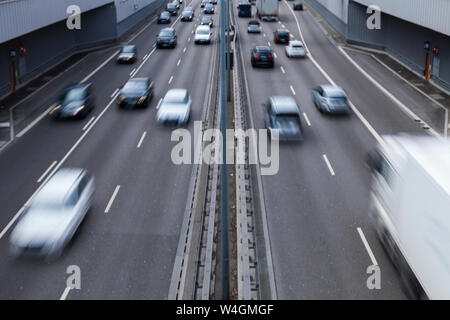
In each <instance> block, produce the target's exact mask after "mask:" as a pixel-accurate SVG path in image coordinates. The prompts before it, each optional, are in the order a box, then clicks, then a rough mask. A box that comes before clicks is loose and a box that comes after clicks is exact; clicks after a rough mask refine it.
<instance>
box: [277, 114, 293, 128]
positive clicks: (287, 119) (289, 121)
mask: <svg viewBox="0 0 450 320" xmlns="http://www.w3.org/2000/svg"><path fill="white" fill-rule="evenodd" d="M274 122H275V123H274V124H275V126H276V127H281V128H287V127H298V114H294V113H293V114H279V115H276V116H275V121H274Z"/></svg>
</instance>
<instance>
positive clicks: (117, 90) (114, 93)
mask: <svg viewBox="0 0 450 320" xmlns="http://www.w3.org/2000/svg"><path fill="white" fill-rule="evenodd" d="M117 92H119V88H117V89H116V90H114V92H113V94H112V95H111V98H112V97H114V96H115V95H116V93H117Z"/></svg>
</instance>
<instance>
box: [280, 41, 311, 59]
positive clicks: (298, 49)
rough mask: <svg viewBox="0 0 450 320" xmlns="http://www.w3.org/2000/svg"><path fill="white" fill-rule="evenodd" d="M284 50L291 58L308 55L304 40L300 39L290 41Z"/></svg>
mask: <svg viewBox="0 0 450 320" xmlns="http://www.w3.org/2000/svg"><path fill="white" fill-rule="evenodd" d="M284 51H285V52H286V55H287V56H288V57H289V58H304V57H306V50H305V47H304V46H303V42H301V41H299V40H292V41H289V44H288V45H287V46H286V47H284Z"/></svg>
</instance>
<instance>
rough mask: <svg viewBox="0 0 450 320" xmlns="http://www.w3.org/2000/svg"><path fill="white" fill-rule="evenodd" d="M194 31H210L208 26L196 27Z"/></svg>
mask: <svg viewBox="0 0 450 320" xmlns="http://www.w3.org/2000/svg"><path fill="white" fill-rule="evenodd" d="M196 30H211V28H210V27H209V26H198V27H197V29H196Z"/></svg>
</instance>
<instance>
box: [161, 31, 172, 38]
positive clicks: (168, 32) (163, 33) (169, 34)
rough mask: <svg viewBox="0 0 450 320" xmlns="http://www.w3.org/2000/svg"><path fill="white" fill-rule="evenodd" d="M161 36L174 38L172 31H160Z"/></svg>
mask: <svg viewBox="0 0 450 320" xmlns="http://www.w3.org/2000/svg"><path fill="white" fill-rule="evenodd" d="M159 36H160V37H171V36H172V31H160V32H159Z"/></svg>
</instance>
